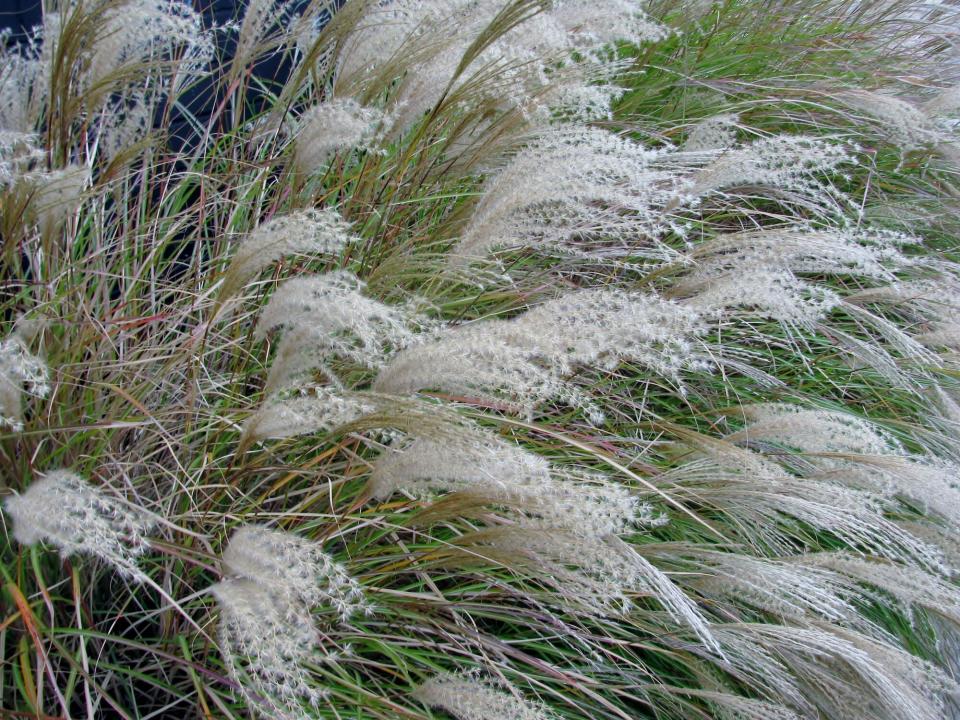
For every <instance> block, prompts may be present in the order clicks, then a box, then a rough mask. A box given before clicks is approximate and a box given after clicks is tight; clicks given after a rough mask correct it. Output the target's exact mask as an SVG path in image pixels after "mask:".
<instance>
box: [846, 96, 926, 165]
mask: <svg viewBox="0 0 960 720" xmlns="http://www.w3.org/2000/svg"><path fill="white" fill-rule="evenodd" d="M839 98H840V99H841V100H842V101H843V102H844V103H846V104H847V105H849V106H850V107H852V108H854V109H856V110H860V111H862V112H865V113H866V114H867V115H869V116H870V117H871V118H873V119H874V120H875V121H876V122H878V123H879V124H880V127H881V128H882V129H883V130H884V131H885V133H886V134H887V136H888V139H889V140H890V141H891V142H892V143H894V144H895V145H896V146H897V147H898V148H899V149H900V151H901V152H904V153H907V152H910V151H913V150H923V149H929V148H931V147H932V146H934V145H936V144H937V143H939V142H940V141H942V140H943V139H944V136H943V133H942V131H941V130H940V129H939V128H938V127H937V126H936V124H935V123H934V122H933V121H932V120H931V118H930V116H929V115H927V113H925V112H924V111H923V110H921V109H920V108H919V107H917V106H916V105H914V104H913V103H910V102H907V101H906V100H902V99H900V98H898V97H894V96H893V95H887V94H883V93H879V92H870V91H869V90H862V89H850V90H844V91H843V92H842V93H840V95H839Z"/></svg>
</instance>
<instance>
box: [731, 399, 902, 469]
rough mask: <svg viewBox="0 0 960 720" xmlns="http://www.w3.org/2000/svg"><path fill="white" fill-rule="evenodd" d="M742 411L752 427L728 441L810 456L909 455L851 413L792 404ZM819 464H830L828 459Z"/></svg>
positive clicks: (879, 431)
mask: <svg viewBox="0 0 960 720" xmlns="http://www.w3.org/2000/svg"><path fill="white" fill-rule="evenodd" d="M741 412H742V413H743V416H744V417H745V418H746V419H747V420H748V421H749V424H748V425H747V426H746V427H745V428H743V429H742V430H739V431H737V432H735V433H733V434H731V435H728V436H727V440H728V441H732V442H744V443H757V442H767V443H777V444H779V445H784V446H788V447H792V448H796V449H797V450H800V451H801V452H804V453H810V454H818V453H827V454H857V455H890V454H904V453H905V451H904V450H903V447H902V445H901V444H900V443H899V442H898V441H897V440H896V439H895V438H893V437H892V436H891V435H890V434H889V433H886V432H884V431H883V430H881V429H880V428H879V427H877V426H876V425H875V424H873V423H871V422H869V421H868V420H865V419H863V418H861V417H858V416H856V415H853V414H851V413H846V412H839V411H833V410H824V409H819V408H806V407H803V406H800V405H791V404H788V403H764V404H758V405H748V406H744V407H743V408H742V409H741ZM818 462H819V463H821V464H827V465H828V464H829V460H828V459H818Z"/></svg>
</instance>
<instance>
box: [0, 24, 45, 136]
mask: <svg viewBox="0 0 960 720" xmlns="http://www.w3.org/2000/svg"><path fill="white" fill-rule="evenodd" d="M42 72H43V68H42V65H41V63H40V60H39V59H38V58H36V57H31V55H30V54H29V51H28V52H23V51H22V50H21V49H20V48H17V49H16V50H15V49H12V48H9V47H7V43H6V42H5V43H4V48H3V49H0V130H2V131H3V132H4V133H20V134H28V133H32V132H34V131H35V130H36V127H35V120H36V118H35V116H34V115H33V113H31V105H32V103H31V99H32V96H33V88H34V86H35V83H36V82H37V81H38V79H39V78H40V77H41V75H42Z"/></svg>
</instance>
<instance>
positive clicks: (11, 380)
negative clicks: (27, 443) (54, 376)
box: [0, 332, 50, 431]
mask: <svg viewBox="0 0 960 720" xmlns="http://www.w3.org/2000/svg"><path fill="white" fill-rule="evenodd" d="M49 392H50V384H49V370H48V368H47V365H46V363H45V362H44V361H43V360H42V359H41V358H40V357H38V356H36V355H34V354H33V353H31V352H30V349H29V347H28V345H27V342H26V340H25V338H24V337H23V336H22V335H21V333H19V332H14V333H13V334H11V335H10V336H8V337H6V338H4V339H3V340H2V341H0V429H4V428H9V429H11V430H14V431H20V430H22V429H23V421H24V417H23V396H24V393H26V394H27V395H28V396H32V397H38V398H42V397H46V396H47V395H48V394H49Z"/></svg>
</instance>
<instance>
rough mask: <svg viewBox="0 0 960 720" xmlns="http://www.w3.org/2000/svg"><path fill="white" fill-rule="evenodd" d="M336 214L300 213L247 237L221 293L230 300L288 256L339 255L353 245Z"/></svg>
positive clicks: (273, 221) (271, 222)
mask: <svg viewBox="0 0 960 720" xmlns="http://www.w3.org/2000/svg"><path fill="white" fill-rule="evenodd" d="M354 239H355V238H354V236H353V235H351V234H350V225H349V224H348V223H347V222H346V221H344V219H343V218H342V217H341V216H340V214H339V213H337V212H336V211H334V210H300V211H297V212H293V213H290V214H288V215H281V216H277V217H274V218H271V219H270V220H268V221H267V222H265V223H263V224H262V225H260V226H259V227H258V228H257V229H256V230H254V231H253V232H251V233H250V234H249V235H247V236H246V237H245V238H244V239H243V240H242V241H241V242H240V244H239V246H238V247H237V251H236V253H235V254H234V256H233V259H232V260H231V261H230V266H229V267H228V268H227V271H226V273H225V274H224V278H223V286H222V287H221V289H220V297H221V298H224V299H226V298H229V297H230V296H231V295H233V294H234V293H235V292H236V291H237V290H239V289H240V288H241V287H243V285H244V283H246V282H247V281H249V280H250V279H252V278H253V277H255V276H256V275H258V274H259V273H260V272H261V271H262V270H263V269H264V268H266V267H268V266H269V265H271V264H272V263H274V262H276V261H277V260H280V259H281V258H283V257H286V256H287V255H294V254H303V255H328V256H336V255H339V254H340V253H341V252H342V251H343V249H344V248H345V247H346V246H347V245H349V244H350V243H351V242H353V241H354Z"/></svg>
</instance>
